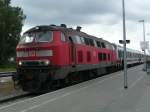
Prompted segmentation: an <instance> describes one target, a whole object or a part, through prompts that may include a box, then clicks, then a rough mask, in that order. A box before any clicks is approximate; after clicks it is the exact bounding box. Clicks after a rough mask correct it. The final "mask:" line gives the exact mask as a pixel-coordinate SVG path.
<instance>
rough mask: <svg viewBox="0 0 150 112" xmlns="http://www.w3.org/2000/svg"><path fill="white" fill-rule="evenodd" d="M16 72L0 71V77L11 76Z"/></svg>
mask: <svg viewBox="0 0 150 112" xmlns="http://www.w3.org/2000/svg"><path fill="white" fill-rule="evenodd" d="M15 74H16V72H15V71H10V72H0V78H1V77H12V76H14V75H15Z"/></svg>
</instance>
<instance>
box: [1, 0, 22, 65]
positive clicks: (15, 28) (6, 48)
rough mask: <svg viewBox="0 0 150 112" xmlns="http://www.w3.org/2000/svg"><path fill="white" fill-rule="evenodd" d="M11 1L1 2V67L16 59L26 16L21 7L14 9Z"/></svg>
mask: <svg viewBox="0 0 150 112" xmlns="http://www.w3.org/2000/svg"><path fill="white" fill-rule="evenodd" d="M10 2H11V0H0V65H3V64H6V63H7V62H8V59H9V58H10V57H15V54H16V53H15V48H16V44H17V42H18V40H19V37H20V32H21V30H22V26H23V21H24V19H25V15H24V14H23V11H22V9H21V8H19V7H12V6H11V5H10Z"/></svg>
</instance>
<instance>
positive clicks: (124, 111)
mask: <svg viewBox="0 0 150 112" xmlns="http://www.w3.org/2000/svg"><path fill="white" fill-rule="evenodd" d="M142 69H143V65H140V66H136V67H133V68H129V69H128V89H124V86H123V72H122V71H119V72H116V73H112V74H109V75H106V76H103V77H100V78H97V79H93V80H90V81H87V82H83V83H80V84H77V85H74V86H70V87H67V88H63V89H60V90H57V91H54V92H51V93H47V94H44V95H41V96H38V97H35V98H31V99H27V100H23V101H19V102H16V103H12V104H10V105H5V106H1V107H0V112H149V109H150V75H148V74H147V73H146V72H144V71H142Z"/></svg>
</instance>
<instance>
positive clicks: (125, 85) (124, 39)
mask: <svg viewBox="0 0 150 112" xmlns="http://www.w3.org/2000/svg"><path fill="white" fill-rule="evenodd" d="M122 17H123V45H124V88H125V89H127V88H128V82H127V58H126V23H125V21H126V20H125V2H124V0H122Z"/></svg>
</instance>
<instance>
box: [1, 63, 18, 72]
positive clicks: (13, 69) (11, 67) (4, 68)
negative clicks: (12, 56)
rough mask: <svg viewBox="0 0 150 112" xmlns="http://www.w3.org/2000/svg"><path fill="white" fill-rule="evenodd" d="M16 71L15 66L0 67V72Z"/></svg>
mask: <svg viewBox="0 0 150 112" xmlns="http://www.w3.org/2000/svg"><path fill="white" fill-rule="evenodd" d="M9 71H16V65H15V64H7V65H0V72H9Z"/></svg>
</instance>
